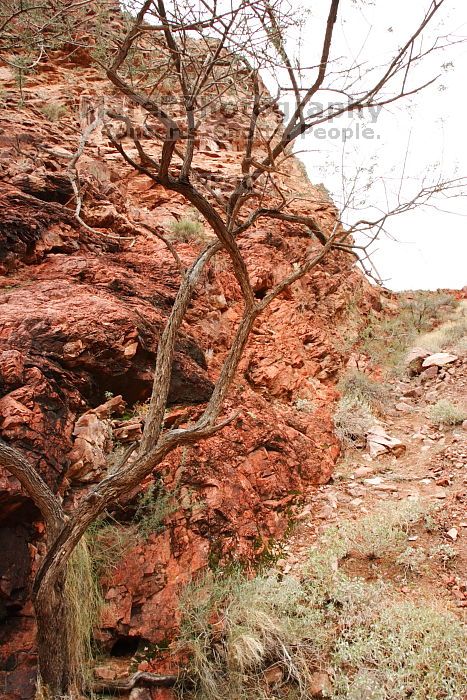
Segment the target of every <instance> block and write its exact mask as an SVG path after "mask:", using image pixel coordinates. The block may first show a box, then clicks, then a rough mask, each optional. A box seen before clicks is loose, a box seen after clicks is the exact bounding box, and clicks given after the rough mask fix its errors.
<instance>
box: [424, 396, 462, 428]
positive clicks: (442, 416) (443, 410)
mask: <svg viewBox="0 0 467 700" xmlns="http://www.w3.org/2000/svg"><path fill="white" fill-rule="evenodd" d="M429 416H430V420H431V421H432V422H433V423H435V424H436V425H458V424H459V423H462V421H464V420H466V419H467V411H465V410H464V409H463V408H461V407H460V406H456V405H455V404H453V403H451V402H450V401H448V400H447V399H440V400H439V401H437V402H436V403H435V404H434V405H433V406H431V407H430V411H429Z"/></svg>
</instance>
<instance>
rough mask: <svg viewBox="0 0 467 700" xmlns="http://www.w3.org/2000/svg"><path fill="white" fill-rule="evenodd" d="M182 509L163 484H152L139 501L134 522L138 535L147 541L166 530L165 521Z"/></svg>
mask: <svg viewBox="0 0 467 700" xmlns="http://www.w3.org/2000/svg"><path fill="white" fill-rule="evenodd" d="M179 507H180V505H179V503H178V502H177V499H176V498H175V496H174V494H171V493H168V492H167V491H166V490H165V488H164V484H163V483H162V482H159V483H158V484H152V485H151V486H150V487H149V488H148V489H147V490H146V491H145V492H144V493H142V494H141V495H140V497H139V499H138V506H137V508H136V513H135V517H134V521H135V524H136V528H137V530H138V533H139V534H140V535H141V536H142V537H143V538H144V539H147V538H148V537H149V535H150V534H152V533H153V532H154V533H157V532H161V530H163V529H164V520H165V519H166V518H168V517H169V515H171V514H172V513H175V511H176V510H178V508H179Z"/></svg>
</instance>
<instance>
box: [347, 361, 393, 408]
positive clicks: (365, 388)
mask: <svg viewBox="0 0 467 700" xmlns="http://www.w3.org/2000/svg"><path fill="white" fill-rule="evenodd" d="M337 388H338V389H339V391H340V392H341V394H342V396H343V397H344V398H347V399H350V400H355V401H358V402H360V403H363V404H367V405H368V406H371V408H374V409H376V410H379V411H382V410H383V407H384V405H385V404H386V402H387V400H388V396H389V392H388V390H387V388H386V387H385V386H384V384H381V383H380V382H375V381H374V380H373V379H371V377H369V376H368V375H367V374H365V373H364V372H360V371H359V370H357V369H355V370H351V371H350V372H347V373H346V374H345V375H344V376H343V377H342V379H341V380H340V382H339V384H338V385H337Z"/></svg>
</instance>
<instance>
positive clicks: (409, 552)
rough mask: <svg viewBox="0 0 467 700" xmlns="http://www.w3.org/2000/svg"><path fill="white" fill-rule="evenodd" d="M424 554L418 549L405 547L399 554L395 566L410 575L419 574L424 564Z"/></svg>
mask: <svg viewBox="0 0 467 700" xmlns="http://www.w3.org/2000/svg"><path fill="white" fill-rule="evenodd" d="M426 558H427V557H426V554H425V552H424V551H423V549H421V548H420V547H407V549H404V551H403V552H401V553H400V554H399V556H398V557H397V559H396V564H398V565H399V566H402V567H403V568H404V569H405V570H406V571H410V572H411V573H420V571H422V569H423V568H424V565H425V564H426Z"/></svg>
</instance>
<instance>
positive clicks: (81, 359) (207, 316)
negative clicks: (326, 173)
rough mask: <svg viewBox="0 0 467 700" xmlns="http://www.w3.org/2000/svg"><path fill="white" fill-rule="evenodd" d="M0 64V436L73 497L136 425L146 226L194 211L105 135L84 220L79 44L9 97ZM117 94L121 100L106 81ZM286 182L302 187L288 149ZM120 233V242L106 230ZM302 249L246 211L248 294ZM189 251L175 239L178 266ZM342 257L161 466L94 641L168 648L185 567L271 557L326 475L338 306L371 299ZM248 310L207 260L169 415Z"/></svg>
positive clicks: (154, 288)
mask: <svg viewBox="0 0 467 700" xmlns="http://www.w3.org/2000/svg"><path fill="white" fill-rule="evenodd" d="M72 61H73V62H72ZM0 77H1V79H2V82H3V93H2V95H1V98H0V104H1V110H0V308H1V313H0V434H1V436H2V438H3V439H5V440H7V441H9V442H11V443H13V444H15V445H16V446H17V447H19V448H20V449H21V450H22V451H23V452H24V453H25V454H26V455H27V457H28V459H30V460H31V462H32V463H33V464H34V465H35V466H36V467H37V469H38V470H39V471H40V473H41V474H42V476H43V477H44V478H45V479H46V481H47V483H48V484H49V485H50V486H51V487H52V488H53V489H54V490H55V491H57V492H59V493H60V494H62V496H63V498H64V499H65V500H66V501H68V502H69V503H70V505H72V504H73V502H74V501H76V499H78V498H79V497H80V494H82V493H83V491H84V490H85V489H86V488H88V487H89V485H90V484H92V483H93V482H95V481H97V480H98V479H99V478H100V476H101V475H102V472H103V468H104V464H105V458H106V455H107V454H108V453H109V452H111V451H112V449H115V447H116V446H117V445H118V444H122V443H123V444H124V443H125V442H128V441H130V440H134V439H135V438H137V437H138V435H139V433H140V428H141V422H142V421H143V420H144V402H145V400H146V399H147V398H148V396H149V393H150V389H151V371H152V368H153V364H154V358H155V352H156V350H157V343H158V338H159V335H160V332H161V329H162V327H163V324H164V321H165V319H166V318H167V315H168V313H169V311H170V308H171V305H172V303H173V300H174V297H175V293H176V290H177V287H178V283H179V281H180V276H179V271H178V269H177V266H176V265H175V263H174V259H173V257H172V256H171V255H170V254H169V252H168V251H167V248H166V247H165V246H164V244H163V243H162V242H161V241H160V239H159V238H158V237H157V235H154V234H152V233H150V232H145V230H143V228H142V227H141V224H142V223H147V224H150V226H151V227H153V228H156V229H157V228H158V227H160V230H161V231H165V232H166V233H169V230H170V225H171V224H172V223H173V222H175V221H177V220H178V219H180V218H181V217H183V216H186V215H187V212H188V209H187V206H186V204H185V203H184V201H183V200H182V199H181V198H179V197H178V196H176V195H173V194H170V193H167V192H166V191H164V189H163V188H162V187H159V186H155V185H154V183H152V182H151V181H149V180H146V179H145V178H144V176H142V175H139V174H137V173H135V172H134V171H133V170H132V169H131V168H130V167H128V166H127V165H125V164H124V163H123V161H122V160H121V158H120V156H119V154H118V153H116V152H115V150H114V149H113V148H112V146H111V145H110V144H109V142H108V141H107V139H106V137H105V135H104V134H102V133H101V132H99V133H96V134H95V135H94V136H93V138H92V140H91V141H90V143H89V146H88V147H87V148H86V150H85V153H84V155H83V157H82V158H81V160H80V164H79V175H80V181H81V190H82V192H83V195H84V213H83V217H84V218H85V220H86V222H87V223H88V224H89V225H90V226H92V227H94V228H95V229H97V230H99V231H100V232H101V234H102V235H100V236H96V235H94V234H92V233H91V232H90V231H88V230H86V229H84V228H83V227H81V226H80V224H79V223H78V222H77V220H76V219H75V218H74V216H73V207H74V202H73V193H72V189H71V184H70V180H69V178H68V177H67V174H66V172H67V164H68V163H69V160H70V156H71V154H72V153H73V152H74V151H75V150H76V148H77V144H78V140H79V132H80V124H79V121H78V119H77V117H76V115H77V113H78V107H79V104H80V103H81V104H82V102H83V99H85V100H86V101H87V102H88V103H92V101H93V100H97V99H98V98H99V96H101V95H102V93H103V92H104V91H105V90H106V89H107V87H106V83H105V81H103V79H102V78H101V76H99V75H98V73H97V72H96V71H94V70H93V69H92V68H90V67H89V66H88V61H87V60H86V56H85V55H83V54H75V55H74V57H73V58H72V59H69V58H66V57H65V55H64V54H61V53H60V52H56V53H55V54H53V55H51V56H49V57H48V59H47V60H44V61H42V62H41V63H39V65H38V66H37V68H36V72H35V73H34V74H33V75H31V76H30V77H29V78H28V80H27V82H26V84H25V86H24V87H23V101H22V102H21V103H19V96H18V91H17V85H16V83H15V78H14V76H13V74H12V73H11V71H10V69H9V68H8V66H7V65H3V66H2V65H1V64H0ZM109 99H117V98H115V97H114V96H112V95H111V94H110V93H109ZM274 119H275V121H276V123H277V120H278V119H280V116H279V115H276V116H275V117H274ZM244 121H245V117H244V115H243V113H242V111H241V109H240V108H239V107H238V106H236V105H235V104H234V105H232V104H229V105H227V106H224V108H223V109H222V110H220V111H219V112H218V113H213V114H211V115H210V116H209V118H208V119H207V121H206V124H205V125H204V127H203V132H202V134H201V137H200V143H199V153H198V156H197V160H196V168H197V171H198V173H200V174H203V173H214V174H215V175H216V178H217V184H218V187H219V188H220V190H222V187H223V183H227V182H228V181H229V178H233V177H236V176H237V174H238V165H239V159H240V155H241V154H240V149H241V147H242V142H243V139H244V133H245V123H244ZM122 140H123V141H125V135H124V134H123V135H122ZM146 146H148V147H149V148H150V146H151V143H150V139H149V138H148V139H147V141H146ZM284 184H285V186H286V187H287V188H288V190H289V191H290V192H292V193H293V192H296V193H299V192H303V191H304V190H305V191H306V192H307V195H308V197H309V198H311V199H312V200H313V192H315V191H314V190H313V188H312V187H311V185H310V184H309V183H308V182H307V181H306V179H305V176H304V175H303V172H302V169H301V168H300V166H299V164H298V162H297V161H295V160H294V159H289V161H288V173H287V176H285V175H284ZM315 194H316V197H315V198H314V199H315V201H314V202H313V201H311V202H310V201H307V202H306V203H304V204H303V207H304V208H305V209H306V210H307V211H308V212H313V213H314V214H315V215H316V216H317V217H318V218H319V220H320V222H321V224H322V226H323V227H324V228H329V227H331V226H332V224H333V221H334V220H335V211H334V207H333V205H332V203H331V202H323V199H322V197H321V196H318V193H317V192H315ZM135 231H137V233H136V234H135ZM115 233H117V234H120V235H126V236H129V238H130V240H128V241H126V242H123V243H122V242H117V241H115V240H114V239H113V238H106V236H108V235H109V234H115ZM206 233H207V234H208V232H206ZM308 243H309V239H307V238H304V234H303V231H301V230H300V229H299V228H298V227H294V226H292V225H290V224H285V223H279V222H278V223H276V224H274V225H270V224H268V225H267V227H266V226H264V227H262V226H261V225H258V226H257V227H256V228H255V229H254V231H253V232H252V234H251V235H249V236H248V237H247V238H245V240H244V241H243V242H242V243H241V248H242V251H243V253H244V255H245V259H246V261H247V264H248V268H249V271H250V274H251V278H252V280H253V282H254V289H255V293H256V295H257V296H258V298H261V296H264V294H265V293H266V291H267V290H268V288H270V287H271V286H272V285H273V284H274V282H276V281H278V280H279V279H281V278H282V277H283V275H284V273H288V272H290V271H291V269H292V263H293V260H296V259H297V257H298V255H299V254H300V252H301V251H302V250H303V249H304V248H305V246H306V245H308ZM201 245H202V242H196V241H192V242H190V243H184V242H180V241H176V242H175V246H176V249H177V252H178V255H179V256H180V258H181V260H182V262H183V263H184V264H187V263H189V262H190V260H192V259H193V257H194V255H195V254H196V253H197V252H198V251H199V249H200V246H201ZM351 265H352V260H351V259H349V258H348V257H347V256H345V255H344V254H343V253H334V254H333V255H332V256H330V257H328V258H327V260H326V261H325V262H324V263H323V264H322V265H320V266H319V267H318V268H316V269H315V270H314V271H313V272H312V273H311V274H309V275H308V276H307V277H305V278H304V279H303V280H302V281H300V282H299V283H296V284H295V285H294V286H293V287H292V288H291V289H290V290H288V291H287V292H286V293H284V294H283V295H282V296H281V297H280V298H278V299H277V300H276V301H275V302H274V303H273V304H272V306H271V307H270V308H269V310H268V311H267V312H266V313H265V314H264V316H263V317H262V318H261V320H260V321H259V322H258V324H257V325H256V327H255V330H254V332H253V334H252V337H251V340H250V343H249V346H248V350H247V352H246V354H245V357H244V359H243V361H242V365H241V368H240V371H239V373H238V377H237V380H236V382H235V384H234V386H233V388H232V391H231V393H230V396H229V399H228V402H227V403H228V406H227V408H238V407H240V408H241V409H242V410H241V414H240V415H239V417H238V418H237V419H236V421H235V422H234V423H233V424H231V425H230V426H228V427H227V428H226V429H225V430H224V431H223V432H222V433H221V434H218V435H216V436H215V437H213V438H212V439H210V440H209V441H207V442H205V443H203V444H201V445H198V446H194V447H190V448H186V449H184V450H183V451H177V452H174V453H173V454H172V455H171V456H170V459H168V460H167V461H166V462H165V463H164V464H163V465H162V469H161V474H162V477H163V480H164V484H165V490H166V491H167V492H172V493H174V494H175V500H176V504H177V505H176V509H175V510H174V509H173V508H172V509H171V512H170V513H169V514H168V515H167V517H166V518H165V521H164V527H163V528H159V529H158V530H157V531H156V532H153V533H152V534H149V536H148V537H147V538H145V539H142V538H141V537H140V538H136V536H135V539H134V541H132V542H130V544H129V547H128V549H127V551H126V553H125V556H124V559H123V560H122V561H121V562H120V563H119V564H118V566H117V568H116V569H115V570H113V571H112V572H111V574H110V575H108V576H107V577H106V579H105V581H104V582H103V583H104V586H105V600H106V606H105V608H104V612H103V617H102V621H101V627H100V631H99V633H98V636H99V637H100V639H101V640H102V642H103V644H104V649H105V650H106V651H108V652H111V653H112V650H113V653H114V654H115V655H120V654H121V655H123V656H124V655H125V654H128V655H130V656H131V654H132V653H133V652H134V651H135V649H136V648H137V647H138V643H141V644H143V645H151V644H152V645H161V644H163V643H165V641H166V640H167V639H170V636H171V634H173V631H174V629H175V628H176V624H177V613H176V605H177V598H178V595H179V592H180V590H181V588H182V587H183V586H184V585H185V584H186V583H187V582H188V581H189V580H190V579H191V578H192V577H193V575H195V574H196V572H199V571H200V570H203V569H205V568H206V567H207V566H216V565H218V564H219V563H222V562H224V561H226V560H228V559H229V558H232V559H239V558H241V559H245V560H253V559H255V558H257V557H259V556H261V555H262V554H264V553H265V552H268V551H269V550H270V548H271V544H272V543H273V542H274V541H275V540H277V539H280V538H281V537H282V536H283V535H284V533H285V532H286V530H287V527H288V525H289V524H290V522H291V520H292V519H293V516H294V514H295V512H296V509H297V504H298V503H299V501H300V494H302V493H303V492H304V490H306V489H308V488H310V487H313V486H316V485H317V484H322V483H325V482H326V481H327V480H328V479H329V478H330V475H331V473H332V469H333V465H334V463H335V460H336V458H337V456H338V453H339V446H338V443H337V440H336V438H335V436H334V434H333V431H332V421H331V414H332V406H333V401H334V399H335V397H336V391H335V388H334V387H335V381H336V378H337V376H338V373H339V371H340V369H341V368H342V367H343V366H344V364H345V362H346V359H347V358H346V354H345V342H344V338H343V334H344V333H345V318H346V313H347V307H348V303H349V300H350V299H351V298H352V297H354V296H358V298H359V299H360V303H361V306H362V311H363V312H364V311H365V310H367V309H368V308H369V307H370V306H371V305H373V306H375V307H377V305H378V295H377V294H376V293H375V292H374V291H373V290H371V289H370V287H369V286H368V285H367V283H366V282H365V281H364V279H363V278H362V276H361V275H360V274H359V273H358V272H357V271H356V270H354V269H352V267H351ZM357 292H358V294H356V293H357ZM240 312H241V304H240V295H239V293H238V290H237V286H236V282H235V278H234V275H233V273H232V271H231V269H230V266H229V264H228V261H227V259H223V257H222V255H221V256H218V258H216V261H215V262H214V263H213V264H212V265H211V266H210V268H209V269H208V270H207V272H206V274H205V276H204V278H203V280H202V283H201V285H200V286H199V288H198V290H197V293H196V297H195V300H194V303H193V305H192V308H190V311H189V314H188V316H187V319H186V322H185V323H184V327H183V332H182V333H181V335H180V338H179V342H178V346H177V354H176V358H175V362H174V367H173V380H172V388H171V394H170V403H171V406H172V409H171V411H169V413H168V415H167V422H168V424H170V423H173V422H175V421H179V422H183V421H184V420H187V419H188V418H191V417H193V416H195V415H196V412H197V410H198V409H197V406H198V405H199V404H202V403H203V402H204V401H206V400H207V398H208V397H209V395H210V392H211V390H212V386H213V381H215V379H216V374H217V372H218V369H219V366H220V363H221V361H222V358H223V356H224V355H225V352H226V351H227V349H228V347H229V343H230V340H231V338H232V332H233V329H234V328H235V324H236V322H237V320H238V318H239V316H240ZM112 396H113V398H112ZM120 396H121V397H122V398H121V399H120V398H118V397H120ZM135 405H136V409H135ZM125 406H126V408H125ZM125 411H126V413H125ZM149 485H150V482H149V481H148V483H146V484H143V485H141V490H142V491H143V490H144V489H146V488H147V487H148V486H149ZM137 495H138V494H137V493H132V494H128V495H127V498H126V500H125V503H122V504H116V512H115V517H117V518H120V519H123V521H125V520H128V517H129V516H128V513H130V514H132V513H134V508H135V506H134V503H135V499H136V498H137ZM0 504H1V510H0V542H1V545H0V551H1V552H2V555H1V557H0V617H1V619H0V639H1V643H2V661H1V666H0V676H1V678H0V683H1V684H2V688H3V690H2V697H7V698H15V699H17V698H28V697H31V695H32V679H33V675H34V664H35V657H34V624H33V617H32V611H31V606H30V603H29V602H28V589H29V585H30V581H31V575H32V573H33V572H34V570H35V569H36V567H37V563H38V561H39V558H40V555H41V551H42V545H41V537H42V532H43V528H42V524H41V522H40V517H39V513H38V512H37V510H36V509H35V507H34V505H33V504H32V502H31V500H30V499H29V498H28V496H27V494H25V493H24V492H23V491H22V489H21V487H20V485H19V484H18V482H17V481H16V480H15V479H14V478H13V477H12V476H11V475H9V474H8V473H5V472H0Z"/></svg>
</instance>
